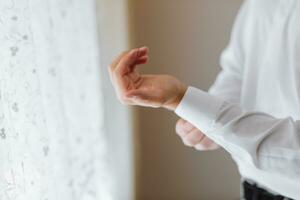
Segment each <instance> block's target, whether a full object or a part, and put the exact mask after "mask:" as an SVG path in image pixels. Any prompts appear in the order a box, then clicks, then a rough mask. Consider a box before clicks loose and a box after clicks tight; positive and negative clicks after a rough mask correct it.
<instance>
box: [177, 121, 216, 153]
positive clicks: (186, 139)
mask: <svg viewBox="0 0 300 200" xmlns="http://www.w3.org/2000/svg"><path fill="white" fill-rule="evenodd" d="M176 132H177V134H178V135H179V137H180V138H181V139H182V142H183V143H184V144H185V145H186V146H189V147H194V148H195V149H197V150H198V151H207V150H215V149H218V148H220V147H219V145H217V144H216V143H215V142H214V141H212V140H211V139H209V138H208V137H207V136H206V135H205V134H204V133H202V132H201V131H200V130H199V129H197V128H196V127H195V126H194V125H192V124H191V123H189V122H188V121H185V120H183V119H180V120H178V122H177V124H176Z"/></svg>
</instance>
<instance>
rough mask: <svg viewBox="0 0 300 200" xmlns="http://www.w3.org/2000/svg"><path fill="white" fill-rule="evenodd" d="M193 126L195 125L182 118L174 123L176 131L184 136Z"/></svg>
mask: <svg viewBox="0 0 300 200" xmlns="http://www.w3.org/2000/svg"><path fill="white" fill-rule="evenodd" d="M194 128H195V127H194V126H193V125H192V124H191V123H189V122H187V121H185V120H184V119H179V120H178V121H177V123H176V133H177V134H178V135H179V136H180V137H184V136H186V135H187V134H188V133H189V132H190V131H191V130H192V129H194Z"/></svg>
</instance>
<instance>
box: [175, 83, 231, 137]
mask: <svg viewBox="0 0 300 200" xmlns="http://www.w3.org/2000/svg"><path fill="white" fill-rule="evenodd" d="M224 103H225V102H224V100H222V99H220V98H218V97H215V96H212V95H210V94H209V93H207V92H204V91H202V90H200V89H197V88H194V87H189V88H188V89H187V91H186V93H185V94H184V96H183V98H182V100H181V102H180V103H179V105H178V106H177V108H176V110H175V113H176V114H177V115H178V116H180V117H182V118H183V119H185V120H187V121H188V122H190V123H192V124H193V125H194V126H196V127H197V128H199V129H200V130H201V131H203V132H208V131H210V130H211V129H212V128H213V124H214V122H215V120H216V117H217V116H218V113H219V111H220V108H221V106H222V105H223V104H224Z"/></svg>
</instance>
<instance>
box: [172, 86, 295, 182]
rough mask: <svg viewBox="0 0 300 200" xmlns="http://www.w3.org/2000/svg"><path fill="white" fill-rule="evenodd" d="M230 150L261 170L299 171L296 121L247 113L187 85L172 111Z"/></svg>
mask: <svg viewBox="0 0 300 200" xmlns="http://www.w3.org/2000/svg"><path fill="white" fill-rule="evenodd" d="M175 112H176V113H177V114H178V115H179V116H181V117H182V118H184V119H186V120H188V121H189V122H191V123H192V124H194V125H195V126H196V127H197V128H199V129H200V130H203V132H204V133H205V134H207V135H208V136H209V137H210V138H212V139H213V140H214V141H216V142H217V143H218V144H219V145H221V146H222V147H223V148H225V149H226V150H227V151H228V152H229V153H230V154H232V155H233V156H235V157H238V158H239V159H240V160H242V161H244V162H248V163H249V164H252V165H255V166H256V167H257V168H259V169H261V170H266V171H269V172H276V173H281V174H282V173H284V175H285V176H288V177H294V178H295V177H299V175H300V168H299V166H300V121H298V120H294V119H292V118H291V117H288V118H284V119H277V118H275V117H273V116H271V115H268V114H266V113H260V112H251V113H247V112H244V111H243V110H242V108H241V107H240V106H239V105H237V104H232V103H229V102H227V101H225V100H224V99H222V98H218V97H216V96H212V95H210V94H208V93H206V92H203V91H201V90H198V89H196V88H193V87H190V88H189V89H188V90H187V92H186V94H185V96H184V98H183V100H182V101H181V103H180V104H179V106H178V107H177V109H176V111H175Z"/></svg>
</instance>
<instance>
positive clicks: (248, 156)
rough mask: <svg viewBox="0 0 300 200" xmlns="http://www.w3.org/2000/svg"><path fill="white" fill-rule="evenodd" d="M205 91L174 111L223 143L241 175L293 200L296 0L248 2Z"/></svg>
mask: <svg viewBox="0 0 300 200" xmlns="http://www.w3.org/2000/svg"><path fill="white" fill-rule="evenodd" d="M221 66H222V71H221V73H220V74H219V76H218V78H217V79H216V82H215V83H214V85H213V86H212V88H211V89H210V91H209V93H210V94H209V93H206V92H203V91H201V90H199V89H196V88H194V87H189V88H188V90H187V92H186V94H185V95H184V97H183V99H182V101H181V102H180V104H179V106H178V107H177V109H176V110H175V112H176V113H177V114H178V115H179V116H180V117H182V118H184V119H186V120H188V121H189V122H191V123H192V124H194V125H195V126H196V127H198V128H199V129H200V130H202V131H203V132H204V133H206V134H207V136H208V137H210V138H211V139H213V140H214V141H215V142H217V143H218V144H219V145H220V146H222V147H223V148H224V149H226V150H227V151H228V152H229V153H230V154H231V155H232V157H233V158H234V160H235V161H236V162H237V164H238V167H239V171H240V173H241V175H242V176H243V177H244V178H248V179H251V180H253V181H255V182H257V183H258V184H259V185H260V186H262V187H264V188H266V189H268V190H270V191H271V192H274V193H277V194H281V195H284V196H287V197H289V198H293V199H300V121H299V119H300V1H299V0H248V1H245V2H244V5H243V6H242V8H241V10H240V12H239V14H238V17H237V20H236V23H235V26H234V29H233V32H232V38H231V41H230V44H229V46H228V48H227V49H226V50H225V51H224V53H223V54H222V57H221Z"/></svg>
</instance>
